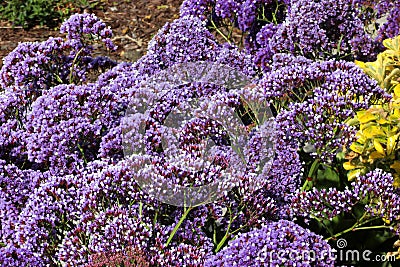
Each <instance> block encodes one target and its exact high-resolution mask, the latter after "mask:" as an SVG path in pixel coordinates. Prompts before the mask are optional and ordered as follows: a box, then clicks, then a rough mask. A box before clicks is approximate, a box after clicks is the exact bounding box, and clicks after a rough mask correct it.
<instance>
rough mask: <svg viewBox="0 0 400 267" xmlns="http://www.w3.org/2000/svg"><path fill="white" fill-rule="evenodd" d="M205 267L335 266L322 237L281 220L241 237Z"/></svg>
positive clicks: (230, 243)
mask: <svg viewBox="0 0 400 267" xmlns="http://www.w3.org/2000/svg"><path fill="white" fill-rule="evenodd" d="M278 255H279V256H278ZM205 266H210V267H211V266H334V257H333V255H332V251H331V248H330V246H329V245H328V243H327V242H326V241H324V240H323V239H322V238H321V236H318V235H316V234H314V233H312V232H310V231H309V230H307V229H303V228H302V227H300V226H299V225H296V224H295V223H293V222H290V221H286V220H280V221H278V222H267V223H266V224H264V225H262V226H261V227H260V228H256V229H253V230H251V231H249V232H247V233H244V234H240V235H238V237H237V238H236V239H235V240H232V241H231V242H229V244H228V246H227V247H225V248H224V249H223V250H221V251H220V252H218V253H217V254H216V255H215V256H214V257H212V258H210V259H208V260H207V261H206V264H205Z"/></svg>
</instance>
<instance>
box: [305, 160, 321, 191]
mask: <svg viewBox="0 0 400 267" xmlns="http://www.w3.org/2000/svg"><path fill="white" fill-rule="evenodd" d="M319 164H320V162H319V159H316V160H314V162H313V164H312V165H311V168H310V171H309V172H308V176H307V179H306V181H305V182H304V184H303V186H302V187H301V191H305V190H306V188H307V186H308V185H309V184H310V181H309V180H308V178H309V177H311V178H313V177H314V175H315V173H316V171H317V170H318V167H319Z"/></svg>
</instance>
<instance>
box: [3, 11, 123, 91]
mask: <svg viewBox="0 0 400 267" xmlns="http://www.w3.org/2000/svg"><path fill="white" fill-rule="evenodd" d="M61 33H67V38H65V39H64V38H60V37H58V38H49V39H48V40H46V41H44V42H34V43H20V44H19V45H18V46H17V48H16V49H15V50H14V51H12V52H11V53H10V54H9V55H8V56H6V57H5V58H4V64H3V67H2V69H1V71H0V85H1V86H2V87H3V89H5V90H12V91H29V92H30V94H32V95H31V98H33V99H34V98H35V97H37V96H38V95H40V92H41V91H42V90H47V89H49V88H50V87H52V86H54V85H57V84H65V83H73V82H76V83H82V82H84V81H86V80H87V72H88V71H89V70H91V69H95V70H96V69H97V68H100V69H101V68H103V69H106V68H109V67H112V66H114V65H115V63H114V62H113V61H112V60H110V59H108V58H105V57H100V58H92V57H91V54H92V52H93V49H94V48H93V46H92V43H94V42H95V41H99V40H100V41H101V42H103V43H105V45H106V47H107V48H109V49H111V50H114V49H115V48H116V47H115V46H114V44H113V43H112V42H111V39H110V37H111V35H112V33H111V31H110V30H109V29H107V28H106V26H105V24H104V22H102V21H101V20H99V19H98V18H97V17H96V16H94V15H93V14H82V15H81V14H76V15H74V16H72V17H71V18H70V19H69V20H67V21H65V22H64V23H63V25H62V26H61ZM88 36H89V37H90V38H88ZM21 94H23V93H21Z"/></svg>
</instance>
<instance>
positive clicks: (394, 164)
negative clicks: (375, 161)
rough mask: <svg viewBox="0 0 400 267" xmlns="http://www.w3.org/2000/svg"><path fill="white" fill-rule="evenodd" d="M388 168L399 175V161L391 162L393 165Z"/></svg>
mask: <svg viewBox="0 0 400 267" xmlns="http://www.w3.org/2000/svg"><path fill="white" fill-rule="evenodd" d="M390 168H392V169H393V170H395V171H396V172H397V173H400V161H398V160H396V161H395V162H393V164H392V165H390Z"/></svg>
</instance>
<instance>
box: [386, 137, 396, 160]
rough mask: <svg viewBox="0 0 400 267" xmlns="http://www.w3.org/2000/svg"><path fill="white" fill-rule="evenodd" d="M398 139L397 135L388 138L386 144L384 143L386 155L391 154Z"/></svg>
mask: <svg viewBox="0 0 400 267" xmlns="http://www.w3.org/2000/svg"><path fill="white" fill-rule="evenodd" d="M398 138H399V134H396V135H393V136H390V137H388V139H387V143H386V152H387V154H388V155H391V154H392V153H393V150H394V148H395V146H396V143H397V139H398Z"/></svg>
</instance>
